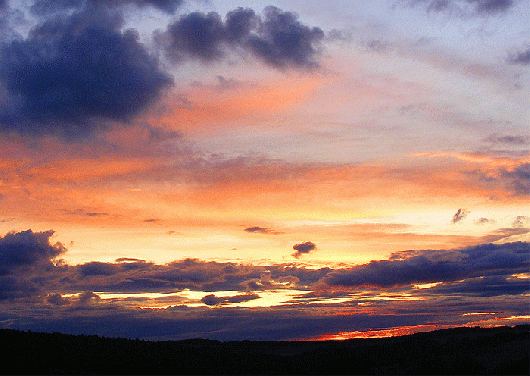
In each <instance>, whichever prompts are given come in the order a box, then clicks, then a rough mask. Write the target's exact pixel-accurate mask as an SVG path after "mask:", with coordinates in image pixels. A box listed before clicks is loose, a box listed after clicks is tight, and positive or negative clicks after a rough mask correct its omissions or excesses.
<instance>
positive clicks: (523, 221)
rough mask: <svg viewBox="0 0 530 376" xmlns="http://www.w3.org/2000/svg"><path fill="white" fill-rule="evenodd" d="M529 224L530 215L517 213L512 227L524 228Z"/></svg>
mask: <svg viewBox="0 0 530 376" xmlns="http://www.w3.org/2000/svg"><path fill="white" fill-rule="evenodd" d="M528 225H530V217H528V216H526V215H518V216H517V218H515V220H514V221H513V224H512V227H513V228H524V227H526V226H528Z"/></svg>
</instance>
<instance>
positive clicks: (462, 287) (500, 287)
mask: <svg viewBox="0 0 530 376" xmlns="http://www.w3.org/2000/svg"><path fill="white" fill-rule="evenodd" d="M430 292H431V293H433V294H444V295H446V294H447V295H450V294H451V295H453V294H466V295H471V296H477V297H492V296H500V295H519V294H524V293H530V285H529V284H528V280H527V279H516V278H507V277H506V276H486V277H481V278H469V279H465V280H463V281H458V282H451V283H444V284H440V285H438V286H435V287H433V288H432V290H431V291H430Z"/></svg>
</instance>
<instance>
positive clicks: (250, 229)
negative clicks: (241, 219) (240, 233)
mask: <svg viewBox="0 0 530 376" xmlns="http://www.w3.org/2000/svg"><path fill="white" fill-rule="evenodd" d="M244 231H246V232H250V233H258V234H265V235H280V234H283V233H282V232H279V231H275V230H272V229H270V228H267V227H258V226H255V227H247V228H246V229H245V230H244Z"/></svg>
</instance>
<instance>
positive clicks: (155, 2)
mask: <svg viewBox="0 0 530 376" xmlns="http://www.w3.org/2000/svg"><path fill="white" fill-rule="evenodd" d="M182 3H183V0H106V1H105V0H103V1H101V0H36V1H35V2H34V3H33V5H32V6H31V11H32V12H33V13H34V14H37V15H49V14H53V13H57V12H61V11H68V10H76V9H83V8H92V9H97V8H107V9H110V8H116V7H120V6H124V5H129V4H131V5H136V6H138V7H148V6H150V7H154V8H157V9H158V10H161V11H163V12H166V13H170V14H173V13H175V11H176V10H177V8H178V7H179V6H180V5H181V4H182Z"/></svg>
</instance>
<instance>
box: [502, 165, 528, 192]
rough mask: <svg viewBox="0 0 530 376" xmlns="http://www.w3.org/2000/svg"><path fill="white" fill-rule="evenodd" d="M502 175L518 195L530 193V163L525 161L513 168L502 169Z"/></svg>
mask: <svg viewBox="0 0 530 376" xmlns="http://www.w3.org/2000/svg"><path fill="white" fill-rule="evenodd" d="M501 177H502V179H503V181H504V182H506V183H507V184H508V185H509V186H510V188H511V189H513V191H514V193H515V194H516V195H517V196H528V195H530V163H523V164H521V165H519V166H517V167H516V168H514V169H513V170H502V172H501Z"/></svg>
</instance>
